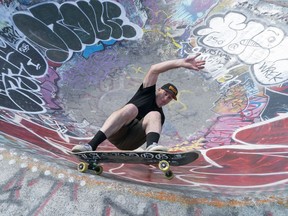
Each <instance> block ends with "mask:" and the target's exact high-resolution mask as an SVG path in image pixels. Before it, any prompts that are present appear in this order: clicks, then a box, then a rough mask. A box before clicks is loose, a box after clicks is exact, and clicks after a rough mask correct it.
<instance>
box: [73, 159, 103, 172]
mask: <svg viewBox="0 0 288 216" xmlns="http://www.w3.org/2000/svg"><path fill="white" fill-rule="evenodd" d="M88 169H89V170H93V171H94V172H95V174H96V175H101V174H102V172H103V167H102V166H99V165H98V164H97V163H90V164H88V163H85V162H80V163H79V164H78V171H79V172H82V173H84V172H86V171H87V170H88Z"/></svg>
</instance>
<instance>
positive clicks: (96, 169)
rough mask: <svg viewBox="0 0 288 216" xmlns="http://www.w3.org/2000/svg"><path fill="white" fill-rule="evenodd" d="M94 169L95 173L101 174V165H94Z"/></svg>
mask: <svg viewBox="0 0 288 216" xmlns="http://www.w3.org/2000/svg"><path fill="white" fill-rule="evenodd" d="M94 171H95V173H96V174H97V175H101V174H102V172H103V167H102V166H96V167H95V168H94Z"/></svg>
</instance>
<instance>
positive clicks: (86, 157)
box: [72, 151, 201, 179]
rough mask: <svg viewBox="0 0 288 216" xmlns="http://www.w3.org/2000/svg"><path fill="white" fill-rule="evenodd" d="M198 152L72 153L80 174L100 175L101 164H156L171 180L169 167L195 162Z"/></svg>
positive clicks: (101, 170) (171, 174)
mask: <svg viewBox="0 0 288 216" xmlns="http://www.w3.org/2000/svg"><path fill="white" fill-rule="evenodd" d="M200 154H201V153H200V152H199V151H188V152H159V151H158V152H156V151H155V152H145V151H141V152H136V151H109V152H108V151H102V152H95V151H86V152H77V153H76V152H72V155H74V156H76V157H77V158H78V159H79V160H80V161H81V162H80V163H79V164H78V166H77V169H78V171H80V172H86V171H87V170H93V171H94V172H95V173H96V174H97V175H101V173H102V172H103V167H102V166H101V165H100V164H101V163H130V164H146V165H150V164H151V165H152V164H158V167H159V169H160V170H161V171H162V172H163V173H164V175H165V177H166V178H167V179H172V178H173V176H174V175H173V172H172V170H171V169H170V166H182V165H186V164H189V163H191V162H193V161H195V160H196V159H197V158H198V157H199V156H200Z"/></svg>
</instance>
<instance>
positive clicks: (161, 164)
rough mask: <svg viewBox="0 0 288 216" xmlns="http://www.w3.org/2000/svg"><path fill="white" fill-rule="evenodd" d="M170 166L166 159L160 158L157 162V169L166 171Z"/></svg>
mask: <svg viewBox="0 0 288 216" xmlns="http://www.w3.org/2000/svg"><path fill="white" fill-rule="evenodd" d="M169 168H170V164H169V163H168V161H165V160H162V161H160V162H159V169H160V170H161V171H163V172H166V171H168V170H169Z"/></svg>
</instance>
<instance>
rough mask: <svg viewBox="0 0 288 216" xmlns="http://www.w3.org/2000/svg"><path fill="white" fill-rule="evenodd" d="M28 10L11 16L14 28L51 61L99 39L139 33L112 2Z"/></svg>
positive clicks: (131, 36)
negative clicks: (42, 51)
mask: <svg viewBox="0 0 288 216" xmlns="http://www.w3.org/2000/svg"><path fill="white" fill-rule="evenodd" d="M29 10H30V13H27V12H19V13H15V14H14V15H13V17H12V18H13V21H14V23H15V25H16V26H17V28H18V29H19V30H20V31H21V32H22V33H23V34H24V35H25V36H26V37H27V38H28V39H29V40H30V41H33V43H35V44H36V45H37V46H38V47H39V48H40V49H44V50H45V55H46V57H47V58H48V59H49V60H50V61H52V62H55V63H63V62H65V61H67V60H69V59H70V58H71V56H72V54H73V51H74V52H79V51H82V50H84V48H85V46H86V45H93V44H97V43H98V42H99V41H102V40H106V41H107V40H122V39H126V40H134V39H137V38H140V37H141V36H142V30H141V28H140V27H139V26H137V25H135V24H133V23H131V22H130V21H129V20H128V18H127V17H126V14H125V10H124V9H123V7H122V6H121V5H120V4H119V3H117V2H112V1H109V0H108V1H103V2H100V1H98V0H91V1H89V3H88V2H86V1H78V2H77V3H72V2H69V3H67V2H66V3H63V4H61V5H59V4H58V3H54V2H52V3H43V4H38V5H35V6H32V7H30V8H29Z"/></svg>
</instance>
